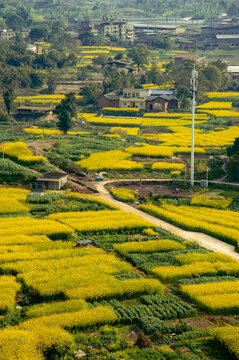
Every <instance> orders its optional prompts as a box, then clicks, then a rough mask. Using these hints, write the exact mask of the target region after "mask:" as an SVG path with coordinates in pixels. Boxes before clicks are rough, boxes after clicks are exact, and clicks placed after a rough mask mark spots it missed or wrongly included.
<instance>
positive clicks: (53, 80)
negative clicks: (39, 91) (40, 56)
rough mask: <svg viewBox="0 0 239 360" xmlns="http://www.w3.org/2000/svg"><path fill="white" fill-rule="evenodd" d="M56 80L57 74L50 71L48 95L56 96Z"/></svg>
mask: <svg viewBox="0 0 239 360" xmlns="http://www.w3.org/2000/svg"><path fill="white" fill-rule="evenodd" d="M56 79H57V73H56V72H55V71H50V72H49V73H48V78H47V86H48V89H47V92H48V94H55V91H56Z"/></svg>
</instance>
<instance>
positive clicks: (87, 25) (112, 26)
mask: <svg viewBox="0 0 239 360" xmlns="http://www.w3.org/2000/svg"><path fill="white" fill-rule="evenodd" d="M79 32H80V34H81V33H83V32H91V33H92V34H94V35H95V36H97V35H99V34H103V35H104V37H105V38H111V37H114V38H116V39H117V40H119V41H122V42H132V41H133V40H134V27H133V26H132V25H129V24H128V23H127V22H126V21H121V20H116V19H110V20H94V19H93V20H83V21H81V23H80V29H79Z"/></svg>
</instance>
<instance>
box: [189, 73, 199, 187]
mask: <svg viewBox="0 0 239 360" xmlns="http://www.w3.org/2000/svg"><path fill="white" fill-rule="evenodd" d="M190 84H191V88H190V90H191V93H192V95H191V99H192V143H191V181H190V183H191V186H192V187H193V186H194V119H195V105H196V101H195V97H196V94H197V86H198V72H197V71H196V70H195V66H194V68H193V70H192V73H191V79H190Z"/></svg>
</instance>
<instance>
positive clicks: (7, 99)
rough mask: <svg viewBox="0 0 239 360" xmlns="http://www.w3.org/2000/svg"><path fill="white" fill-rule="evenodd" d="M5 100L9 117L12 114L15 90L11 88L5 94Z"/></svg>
mask: <svg viewBox="0 0 239 360" xmlns="http://www.w3.org/2000/svg"><path fill="white" fill-rule="evenodd" d="M3 100H4V103H5V106H6V109H7V113H8V115H9V114H10V113H11V110H12V105H13V101H14V90H13V88H11V87H10V88H9V89H7V90H6V91H4V92H3Z"/></svg>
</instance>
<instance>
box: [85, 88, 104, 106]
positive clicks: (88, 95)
mask: <svg viewBox="0 0 239 360" xmlns="http://www.w3.org/2000/svg"><path fill="white" fill-rule="evenodd" d="M81 94H82V95H83V101H84V103H85V104H87V105H88V104H92V105H96V104H97V101H98V99H99V97H100V95H101V94H102V88H101V86H100V85H98V84H89V85H86V86H85V87H84V89H83V90H82V92H81Z"/></svg>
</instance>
